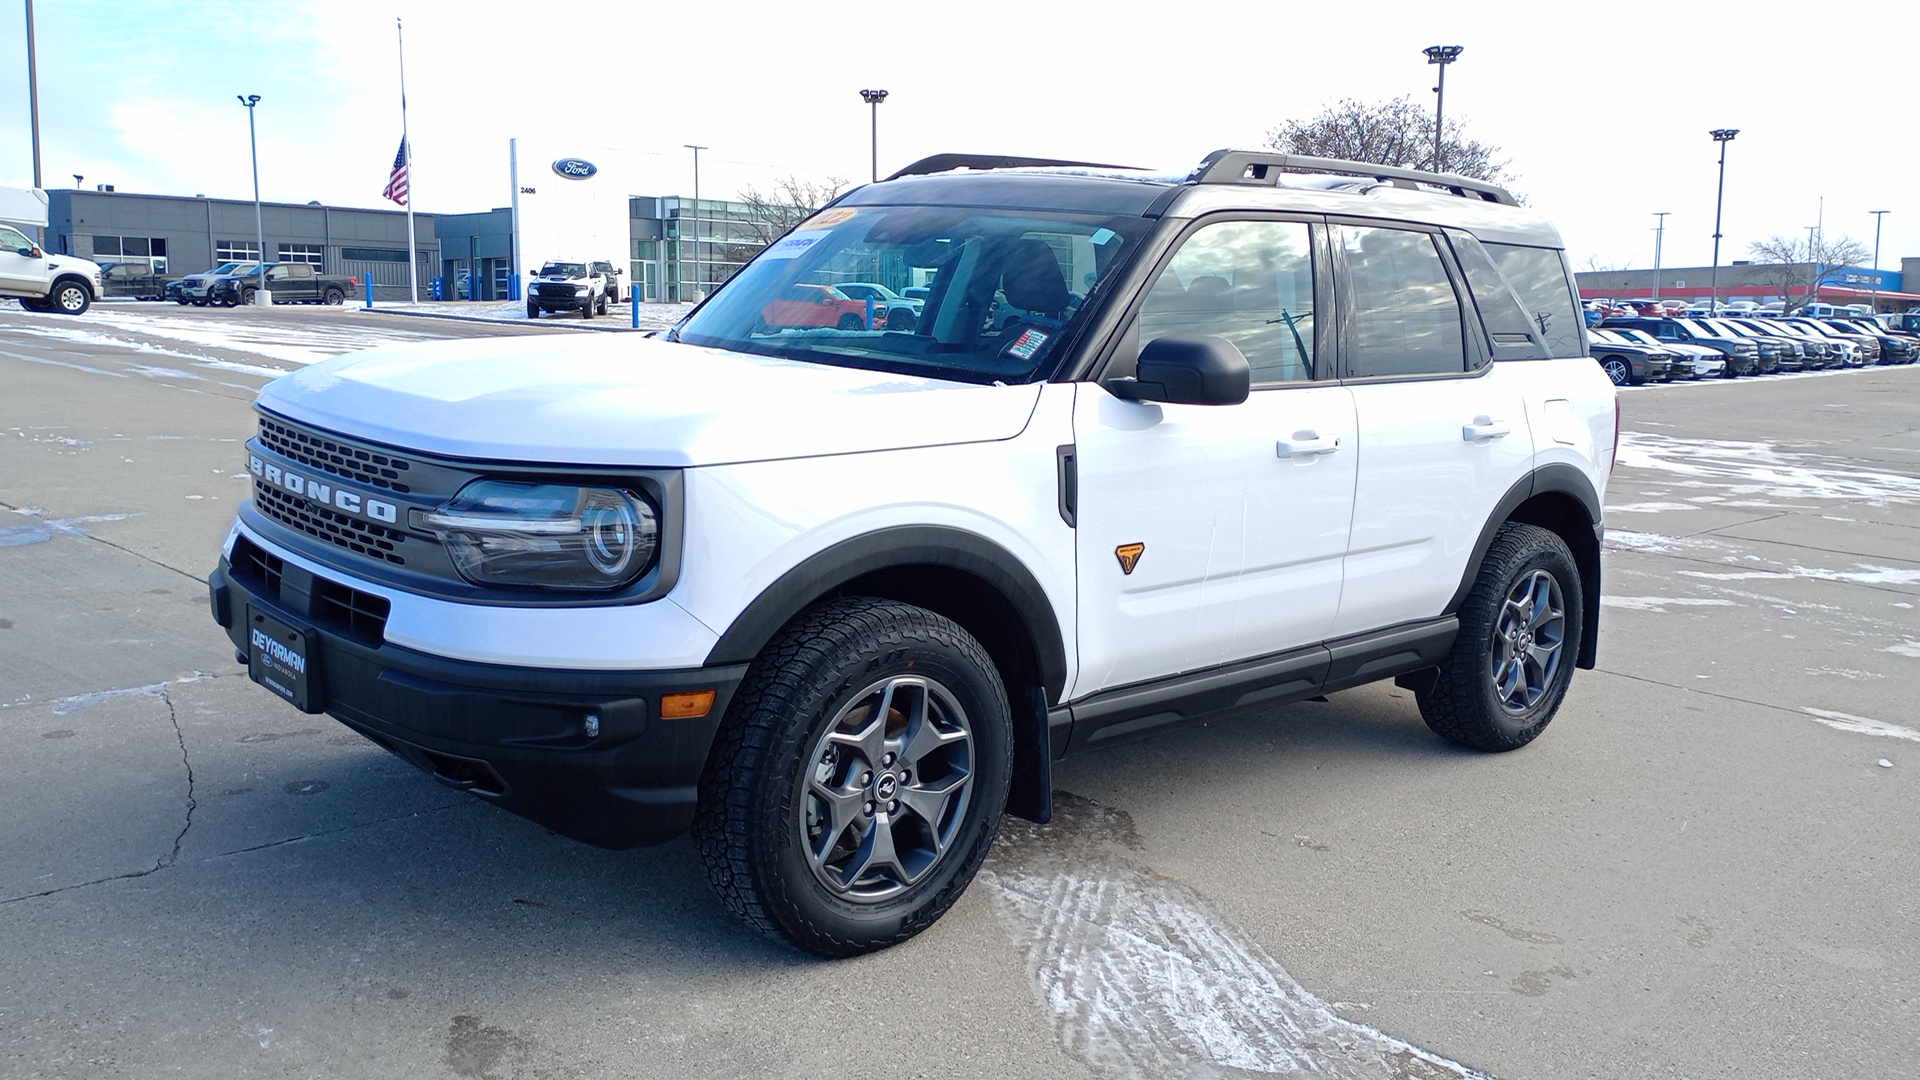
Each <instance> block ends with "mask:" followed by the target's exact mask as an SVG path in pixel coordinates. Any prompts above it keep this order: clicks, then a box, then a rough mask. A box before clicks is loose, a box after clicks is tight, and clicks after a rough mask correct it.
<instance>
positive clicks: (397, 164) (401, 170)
mask: <svg viewBox="0 0 1920 1080" xmlns="http://www.w3.org/2000/svg"><path fill="white" fill-rule="evenodd" d="M408 171H409V170H408V168H407V140H406V138H405V137H404V136H403V137H402V138H401V139H400V152H399V153H397V154H395V155H393V175H392V176H390V177H388V178H387V190H386V191H385V192H383V193H382V196H383V197H385V198H388V199H392V200H393V201H394V202H397V203H399V204H400V205H401V206H405V205H407V173H408Z"/></svg>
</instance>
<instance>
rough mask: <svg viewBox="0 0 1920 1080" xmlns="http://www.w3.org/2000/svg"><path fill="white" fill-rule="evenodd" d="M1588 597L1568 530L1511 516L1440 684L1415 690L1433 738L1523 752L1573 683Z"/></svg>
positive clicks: (1466, 604) (1469, 600)
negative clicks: (1565, 537)
mask: <svg viewBox="0 0 1920 1080" xmlns="http://www.w3.org/2000/svg"><path fill="white" fill-rule="evenodd" d="M1585 603H1586V597H1585V594H1584V592H1583V591H1582V586H1581V581H1580V568H1579V566H1578V565H1577V564H1576V563H1575V562H1574V559H1573V553H1572V552H1571V551H1570V550H1568V548H1567V545H1566V542H1565V541H1563V540H1561V539H1560V537H1559V536H1557V535H1556V534H1554V533H1552V532H1550V531H1548V530H1547V529H1543V528H1541V527H1540V526H1538V525H1522V524H1519V523H1517V522H1508V523H1506V524H1505V525H1502V526H1501V527H1500V531H1499V532H1498V533H1496V534H1495V536H1494V539H1493V544H1492V545H1491V546H1490V547H1489V548H1488V549H1487V554H1486V556H1485V557H1484V558H1483V559H1482V560H1481V562H1480V569H1479V571H1478V572H1477V573H1476V574H1475V575H1474V583H1473V587H1472V588H1471V589H1469V590H1468V592H1467V596H1466V599H1465V600H1463V601H1461V604H1460V632H1459V634H1458V635H1456V636H1455V638H1454V642H1453V647H1452V648H1451V649H1449V650H1448V653H1447V656H1446V658H1445V659H1444V660H1442V661H1441V662H1440V665H1439V672H1438V673H1437V677H1436V678H1434V680H1433V682H1432V684H1431V685H1429V686H1427V687H1426V688H1424V689H1416V691H1415V695H1414V696H1415V699H1416V700H1417V701H1418V702H1419V705H1420V716H1421V718H1422V719H1424V720H1425V721H1426V722H1427V726H1428V727H1430V728H1432V729H1433V731H1434V734H1436V735H1439V736H1440V737H1441V738H1443V739H1446V740H1447V741H1449V742H1453V743H1458V744H1460V745H1461V746H1469V747H1472V748H1474V749H1476V750H1491V751H1502V750H1515V749H1518V748H1520V747H1522V746H1525V745H1527V744H1528V743H1529V742H1532V741H1533V740H1534V739H1535V738H1537V737H1538V736H1539V735H1540V733H1541V732H1542V731H1545V730H1546V727H1547V724H1548V723H1550V722H1551V721H1552V720H1553V716H1554V713H1555V712H1557V711H1558V710H1559V708H1560V702H1561V701H1562V700H1563V699H1564V698H1565V697H1566V693H1567V687H1568V685H1569V684H1571V683H1572V681H1573V669H1574V663H1575V661H1576V659H1577V658H1578V656H1579V654H1580V640H1581V637H1580V635H1581V628H1582V626H1583V621H1582V620H1583V612H1584V611H1585V607H1584V605H1585Z"/></svg>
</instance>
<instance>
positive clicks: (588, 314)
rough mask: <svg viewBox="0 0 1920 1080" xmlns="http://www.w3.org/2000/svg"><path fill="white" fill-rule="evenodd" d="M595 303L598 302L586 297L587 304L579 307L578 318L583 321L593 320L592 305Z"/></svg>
mask: <svg viewBox="0 0 1920 1080" xmlns="http://www.w3.org/2000/svg"><path fill="white" fill-rule="evenodd" d="M596 303H598V301H596V300H595V299H594V298H593V297H591V296H589V297H587V302H586V303H584V304H581V305H580V317H581V318H583V319H591V318H593V305H594V304H596Z"/></svg>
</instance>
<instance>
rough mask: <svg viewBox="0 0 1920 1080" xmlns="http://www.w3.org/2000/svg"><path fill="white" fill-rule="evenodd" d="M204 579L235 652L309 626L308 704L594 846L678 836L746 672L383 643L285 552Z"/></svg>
mask: <svg viewBox="0 0 1920 1080" xmlns="http://www.w3.org/2000/svg"><path fill="white" fill-rule="evenodd" d="M207 584H208V588H209V591H210V601H211V603H212V607H213V617H214V620H215V621H216V622H218V623H219V624H220V625H221V626H222V627H224V628H225V629H226V631H227V637H228V638H229V639H231V640H232V641H233V643H234V646H235V648H236V649H238V650H239V652H240V654H241V655H245V653H246V652H247V648H248V641H249V628H250V623H251V622H252V619H253V617H254V616H259V615H264V616H265V617H266V618H269V619H273V620H277V621H279V622H281V623H285V624H287V625H288V626H292V627H298V628H300V630H301V631H303V632H304V633H305V637H306V642H307V645H306V648H307V657H306V665H307V666H306V677H307V682H308V699H309V700H308V704H307V709H308V711H310V712H325V713H327V714H328V715H330V716H332V717H333V718H334V719H336V720H339V721H340V722H341V723H343V724H346V725H347V726H348V727H350V728H352V729H354V730H355V731H358V732H360V733H361V734H362V735H365V736H366V737H367V738H369V739H372V740H373V741H374V742H376V743H378V744H380V745H381V746H383V747H385V748H386V749H387V750H389V751H392V752H393V753H394V754H396V755H398V756H399V757H401V758H403V759H405V760H406V761H408V762H410V763H412V764H413V765H414V766H416V767H418V768H420V769H421V770H423V771H425V772H427V773H430V774H432V775H433V776H434V777H435V778H436V779H438V780H440V781H441V782H442V783H445V784H448V785H449V786H451V787H455V788H458V789H461V790H465V791H469V792H471V793H473V794H474V795H477V796H479V797H481V798H483V799H485V800H487V801H488V802H492V803H497V804H498V805H500V806H501V807H503V808H505V809H507V810H511V811H513V812H514V813H516V814H519V815H521V816H522V817H525V818H528V819H531V820H533V821H535V822H538V823H539V824H541V825H544V826H545V827H547V828H549V829H552V830H553V831H554V832H557V833H560V834H562V835H564V836H570V837H572V838H574V839H576V840H581V841H584V842H586V843H589V844H594V845H596V846H599V847H608V848H629V847H637V846H639V845H642V844H650V843H658V842H660V841H663V840H667V839H671V838H672V837H674V836H676V835H678V834H680V833H682V832H685V831H686V829H687V827H688V826H689V825H690V824H691V823H692V820H693V811H694V805H695V802H696V798H697V794H698V785H699V780H700V773H701V771H702V769H704V767H705V765H706V759H707V752H708V749H709V748H710V747H711V746H712V743H713V737H714V733H715V732H716V731H717V730H718V728H719V725H720V720H721V718H722V717H723V716H725V714H726V709H727V703H728V701H729V700H730V699H731V698H732V696H733V692H734V690H735V689H736V688H737V687H738V686H739V684H740V680H741V678H742V677H744V676H745V674H746V665H744V664H737V665H726V666H718V667H706V668H694V669H687V670H669V671H626V672H608V671H590V670H556V669H546V668H527V667H512V666H508V665H503V664H485V663H475V662H472V661H465V660H450V659H447V658H445V657H439V656H433V655H431V654H428V653H423V652H418V651H415V650H412V649H406V648H402V647H401V646H398V645H394V644H392V643H390V642H386V641H383V640H380V637H379V629H378V626H377V625H371V624H369V622H368V621H367V619H366V617H365V616H366V612H365V611H359V612H358V613H356V612H355V610H354V608H355V605H354V604H352V603H348V604H346V605H344V606H343V605H342V604H341V602H340V601H339V600H338V597H339V596H340V595H341V591H342V590H347V591H348V592H351V589H350V586H349V584H348V583H345V582H338V581H327V580H325V579H322V578H320V577H319V576H318V575H315V574H311V573H308V572H307V571H305V570H303V569H301V568H300V567H298V566H295V565H294V564H293V563H291V562H288V563H285V564H284V565H283V566H281V567H279V568H278V570H277V572H276V574H275V575H274V577H273V578H272V579H269V578H266V577H263V576H262V575H261V574H260V573H259V572H258V570H257V567H254V566H252V565H250V564H246V563H243V564H242V567H241V568H240V569H238V570H236V568H235V565H234V563H233V562H232V561H231V560H230V559H229V558H222V559H221V562H220V566H219V568H218V569H216V570H214V572H213V574H212V575H211V576H210V577H209V579H208V583H207ZM704 690H712V691H714V692H715V697H714V702H713V706H712V708H711V709H710V710H709V711H708V712H707V714H706V715H705V716H703V717H700V718H697V719H664V718H662V717H661V715H660V700H661V698H662V696H663V695H666V694H673V693H689V692H699V691H704ZM589 718H592V719H591V721H590V720H589ZM596 728H597V731H596V730H595V729H596Z"/></svg>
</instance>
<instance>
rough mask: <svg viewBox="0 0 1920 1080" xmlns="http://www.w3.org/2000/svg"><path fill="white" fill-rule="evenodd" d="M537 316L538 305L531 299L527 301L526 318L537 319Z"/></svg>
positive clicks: (538, 313)
mask: <svg viewBox="0 0 1920 1080" xmlns="http://www.w3.org/2000/svg"><path fill="white" fill-rule="evenodd" d="M539 317H540V305H539V304H536V303H534V302H533V301H531V300H529V301H527V318H529V319H537V318H539Z"/></svg>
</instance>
